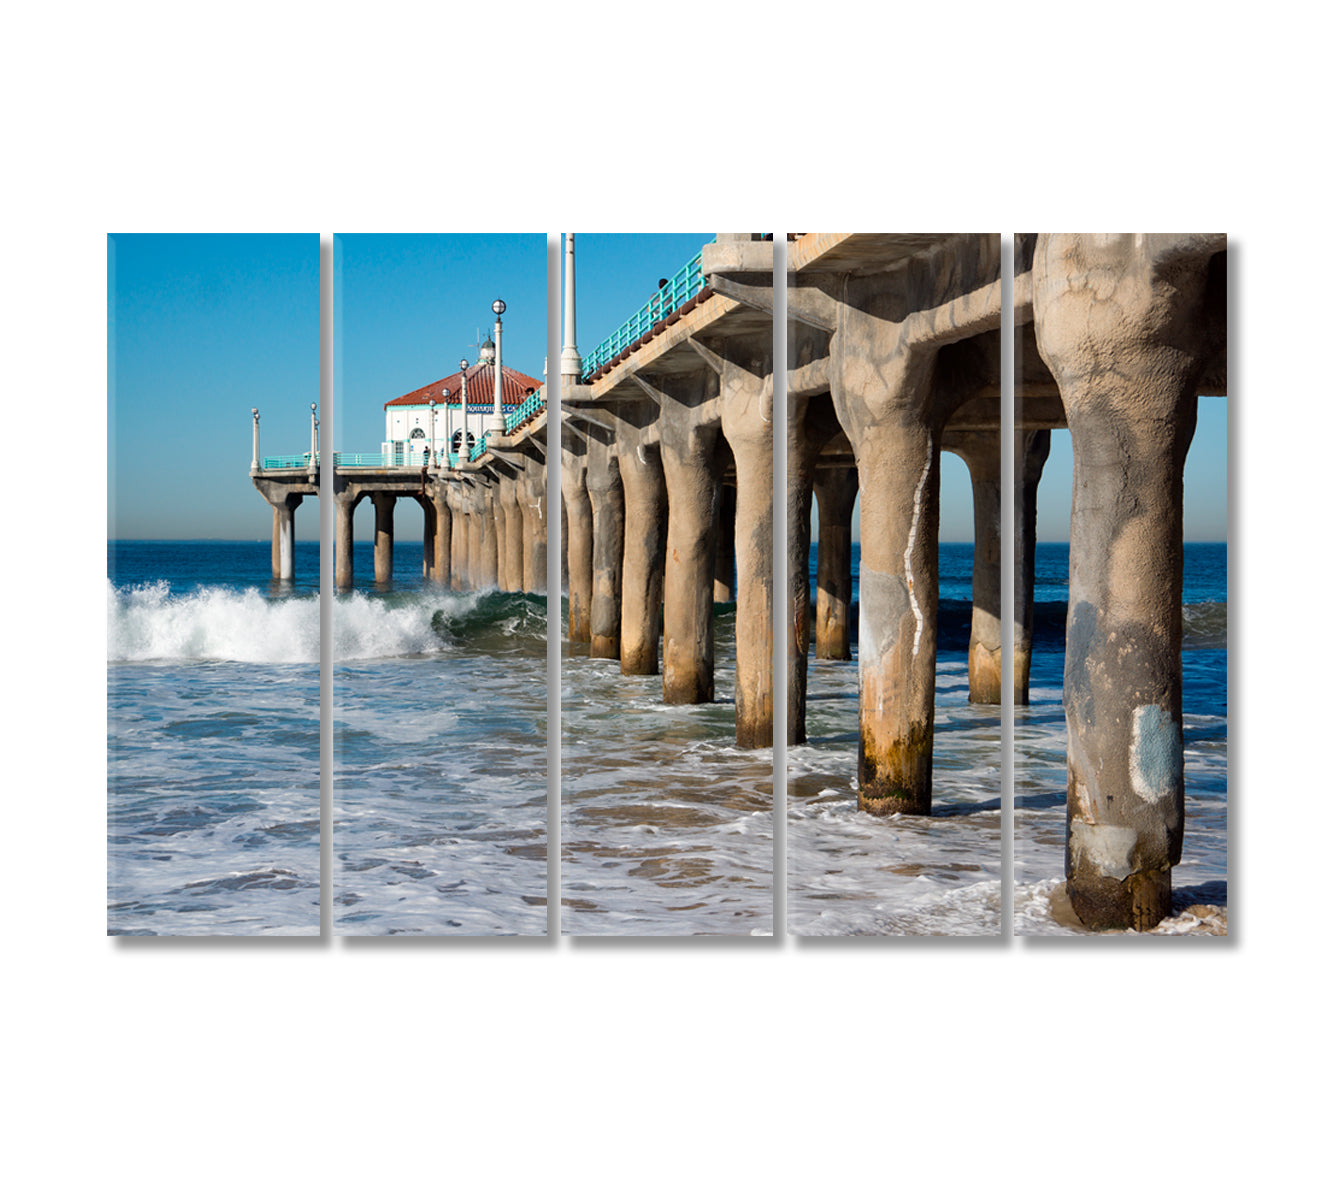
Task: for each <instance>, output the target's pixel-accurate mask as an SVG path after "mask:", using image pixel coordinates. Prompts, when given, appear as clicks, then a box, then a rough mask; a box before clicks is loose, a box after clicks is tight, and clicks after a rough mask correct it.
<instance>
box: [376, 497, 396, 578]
mask: <svg viewBox="0 0 1334 1200" xmlns="http://www.w3.org/2000/svg"><path fill="white" fill-rule="evenodd" d="M397 499H398V497H397V496H396V495H394V493H393V492H372V493H371V503H372V504H374V505H375V582H376V583H378V584H383V585H389V584H391V583H393V581H394V501H395V500H397Z"/></svg>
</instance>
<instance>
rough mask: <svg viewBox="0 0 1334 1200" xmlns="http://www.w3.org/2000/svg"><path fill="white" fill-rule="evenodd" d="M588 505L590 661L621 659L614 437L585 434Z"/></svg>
mask: <svg viewBox="0 0 1334 1200" xmlns="http://www.w3.org/2000/svg"><path fill="white" fill-rule="evenodd" d="M587 461H588V471H587V476H586V479H587V484H588V500H589V505H590V506H591V508H592V510H593V602H592V605H591V606H590V612H589V657H591V658H617V659H619V658H620V656H621V565H622V562H623V560H624V557H625V494H624V492H623V490H622V488H621V472H620V467H619V465H618V464H617V461H616V448H615V444H614V441H613V438H612V436H611V435H610V434H609V433H607V432H606V431H604V430H602V429H599V428H593V429H590V430H589V434H588V455H587Z"/></svg>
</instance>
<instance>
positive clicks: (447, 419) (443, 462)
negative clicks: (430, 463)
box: [440, 388, 453, 467]
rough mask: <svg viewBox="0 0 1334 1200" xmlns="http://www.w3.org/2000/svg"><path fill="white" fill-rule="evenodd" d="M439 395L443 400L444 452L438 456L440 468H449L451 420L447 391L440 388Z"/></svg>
mask: <svg viewBox="0 0 1334 1200" xmlns="http://www.w3.org/2000/svg"><path fill="white" fill-rule="evenodd" d="M440 394H441V395H442V396H443V397H444V398H445V452H444V454H442V455H441V456H440V465H441V467H448V466H449V431H450V428H451V422H452V420H453V418H452V417H451V416H450V415H449V389H448V388H441V389H440Z"/></svg>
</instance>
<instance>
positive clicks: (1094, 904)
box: [1033, 234, 1226, 930]
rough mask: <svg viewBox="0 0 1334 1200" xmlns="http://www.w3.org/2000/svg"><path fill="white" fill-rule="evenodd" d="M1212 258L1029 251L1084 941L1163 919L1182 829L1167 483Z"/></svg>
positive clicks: (1155, 240) (1184, 439)
mask: <svg viewBox="0 0 1334 1200" xmlns="http://www.w3.org/2000/svg"><path fill="white" fill-rule="evenodd" d="M1225 246H1226V243H1225V241H1223V240H1222V239H1221V238H1207V237H1193V236H1184V235H1183V236H1178V237H1175V238H1174V236H1173V235H1138V236H1132V235H1127V236H1122V237H1106V236H1100V237H1099V236H1080V235H1058V234H1052V235H1042V236H1040V237H1039V239H1038V243H1037V247H1036V250H1035V253H1034V260H1033V312H1034V324H1035V327H1036V333H1037V343H1038V350H1039V352H1040V353H1041V355H1042V358H1043V360H1044V361H1045V362H1046V364H1047V366H1048V367H1049V368H1050V370H1051V372H1052V375H1053V376H1054V377H1055V379H1056V382H1057V384H1058V385H1059V387H1060V391H1061V400H1062V402H1063V404H1064V406H1065V413H1066V419H1067V422H1068V424H1069V427H1070V436H1071V441H1072V443H1073V448H1074V497H1073V506H1072V511H1071V519H1070V601H1069V613H1068V617H1067V625H1066V652H1065V714H1066V725H1067V730H1068V737H1069V748H1068V777H1067V800H1066V803H1067V810H1066V813H1067V826H1066V828H1067V831H1068V833H1067V844H1066V880H1067V890H1068V893H1069V897H1070V901H1071V904H1072V906H1073V908H1074V910H1075V913H1076V914H1077V915H1078V916H1079V919H1080V920H1081V921H1082V922H1083V923H1084V924H1085V925H1086V926H1088V927H1090V928H1093V929H1109V928H1117V929H1123V928H1134V929H1138V930H1147V929H1151V928H1153V927H1154V926H1155V925H1157V924H1158V922H1159V921H1161V920H1162V918H1163V917H1165V916H1167V915H1168V914H1169V912H1170V911H1171V895H1172V867H1173V866H1175V865H1176V864H1177V863H1178V862H1179V861H1180V859H1181V841H1182V828H1183V824H1184V820H1185V784H1184V756H1183V746H1182V726H1181V570H1182V552H1181V537H1182V513H1181V498H1182V469H1183V466H1184V463H1185V458H1186V451H1187V449H1188V447H1189V445H1190V440H1191V436H1192V434H1193V432H1194V428H1195V411H1196V394H1197V387H1198V383H1199V380H1200V377H1201V375H1202V374H1203V372H1204V370H1205V368H1206V366H1207V365H1208V362H1209V360H1210V359H1211V358H1212V356H1213V354H1214V353H1215V352H1216V350H1217V347H1218V345H1219V344H1220V342H1221V340H1222V338H1223V336H1224V329H1225V326H1224V322H1225V319H1226V318H1225V311H1226V276H1225V271H1226V266H1225V264H1226V258H1225V253H1224V252H1225Z"/></svg>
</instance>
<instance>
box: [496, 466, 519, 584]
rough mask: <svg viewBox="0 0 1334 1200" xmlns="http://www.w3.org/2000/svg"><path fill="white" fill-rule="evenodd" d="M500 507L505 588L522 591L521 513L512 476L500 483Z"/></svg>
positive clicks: (506, 477) (504, 478)
mask: <svg viewBox="0 0 1334 1200" xmlns="http://www.w3.org/2000/svg"><path fill="white" fill-rule="evenodd" d="M500 505H501V507H502V508H503V509H504V510H505V587H506V590H508V591H511V592H521V591H523V513H522V512H521V511H520V509H519V493H518V490H517V485H516V482H515V479H514V476H513V475H506V476H504V477H503V478H502V479H501V481H500Z"/></svg>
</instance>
